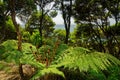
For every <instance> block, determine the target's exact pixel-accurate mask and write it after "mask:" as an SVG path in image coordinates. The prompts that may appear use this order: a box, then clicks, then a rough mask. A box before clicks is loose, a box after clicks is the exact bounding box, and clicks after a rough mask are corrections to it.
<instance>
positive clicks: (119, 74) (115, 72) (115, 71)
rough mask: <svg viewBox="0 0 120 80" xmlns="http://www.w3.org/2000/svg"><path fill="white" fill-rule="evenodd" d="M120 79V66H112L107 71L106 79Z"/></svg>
mask: <svg viewBox="0 0 120 80" xmlns="http://www.w3.org/2000/svg"><path fill="white" fill-rule="evenodd" d="M119 79H120V67H119V66H118V67H116V66H112V67H111V70H110V71H108V78H107V80H119Z"/></svg>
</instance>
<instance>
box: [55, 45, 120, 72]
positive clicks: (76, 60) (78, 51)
mask: <svg viewBox="0 0 120 80" xmlns="http://www.w3.org/2000/svg"><path fill="white" fill-rule="evenodd" d="M58 62H59V64H58V66H57V67H60V66H64V67H68V68H70V69H72V68H76V67H78V68H79V70H80V71H88V70H89V69H93V70H94V71H96V72H98V71H100V70H105V69H107V68H108V67H110V66H112V65H120V61H119V60H118V59H116V58H115V57H113V56H112V55H110V54H107V53H101V52H92V51H90V50H88V49H85V48H81V47H75V48H69V49H68V50H66V51H65V52H64V54H63V55H61V57H60V58H59V59H58Z"/></svg>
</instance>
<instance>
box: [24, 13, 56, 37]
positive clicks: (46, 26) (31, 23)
mask: <svg viewBox="0 0 120 80" xmlns="http://www.w3.org/2000/svg"><path fill="white" fill-rule="evenodd" d="M41 18H42V13H41V12H38V11H37V12H34V13H33V14H32V15H31V17H30V19H29V20H28V22H27V23H26V26H25V28H26V30H28V31H29V32H30V33H32V32H33V31H34V29H38V28H40V24H41V23H40V19H41ZM54 26H55V23H54V22H53V20H52V18H51V17H50V16H48V15H44V17H43V22H42V26H41V28H42V30H43V34H44V36H45V37H48V36H51V33H52V32H53V30H54Z"/></svg>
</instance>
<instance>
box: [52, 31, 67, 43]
mask: <svg viewBox="0 0 120 80" xmlns="http://www.w3.org/2000/svg"><path fill="white" fill-rule="evenodd" d="M65 35H66V32H65V30H62V29H57V30H55V31H54V36H55V37H57V38H58V39H60V40H61V41H63V40H65Z"/></svg>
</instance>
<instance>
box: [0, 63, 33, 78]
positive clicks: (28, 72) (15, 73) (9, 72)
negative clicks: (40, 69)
mask: <svg viewBox="0 0 120 80" xmlns="http://www.w3.org/2000/svg"><path fill="white" fill-rule="evenodd" d="M0 65H2V66H3V67H2V68H1V69H0V80H20V75H19V68H18V66H17V65H15V64H13V63H6V62H3V61H2V62H1V61H0ZM23 72H24V75H25V76H26V77H31V76H32V75H33V73H34V72H35V70H34V68H32V67H31V66H30V65H23Z"/></svg>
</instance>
